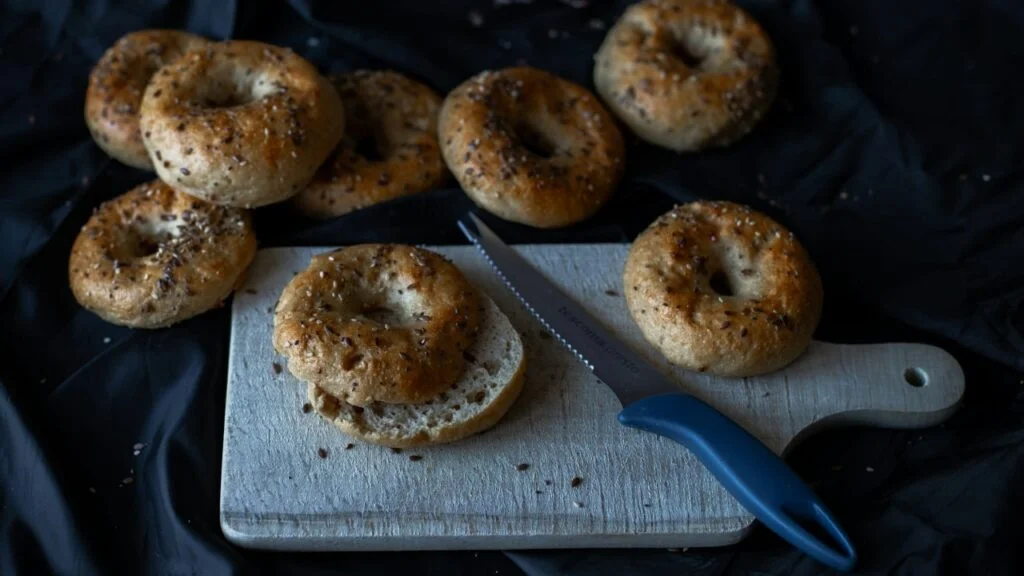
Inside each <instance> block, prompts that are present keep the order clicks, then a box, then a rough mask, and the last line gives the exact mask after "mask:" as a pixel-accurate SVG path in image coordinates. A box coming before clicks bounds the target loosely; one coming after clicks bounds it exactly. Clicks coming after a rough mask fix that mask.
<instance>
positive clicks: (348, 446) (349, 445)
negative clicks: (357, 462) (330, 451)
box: [345, 442, 356, 450]
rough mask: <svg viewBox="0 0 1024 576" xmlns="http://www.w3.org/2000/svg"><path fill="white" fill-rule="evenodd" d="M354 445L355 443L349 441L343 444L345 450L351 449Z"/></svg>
mask: <svg viewBox="0 0 1024 576" xmlns="http://www.w3.org/2000/svg"><path fill="white" fill-rule="evenodd" d="M355 447H356V445H355V444H353V443H351V442H349V443H348V444H345V450H351V449H353V448H355Z"/></svg>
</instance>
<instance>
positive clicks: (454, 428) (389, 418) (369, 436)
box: [307, 294, 526, 448]
mask: <svg viewBox="0 0 1024 576" xmlns="http://www.w3.org/2000/svg"><path fill="white" fill-rule="evenodd" d="M480 300H481V302H482V304H483V312H482V313H481V317H480V333H479V334H478V335H477V337H476V338H475V339H474V341H473V345H472V346H470V348H469V350H467V352H466V353H465V357H466V358H467V365H466V369H465V371H464V372H463V373H462V375H461V376H459V378H458V380H456V382H455V383H454V384H452V385H451V387H450V388H449V389H446V390H444V391H443V392H441V393H440V394H438V395H437V396H435V397H433V398H431V399H430V400H428V401H427V402H424V403H421V404H385V403H383V402H374V403H372V404H370V405H369V406H367V407H366V408H361V407H358V406H353V405H351V404H348V403H347V402H344V401H342V400H339V399H338V398H336V397H334V396H331V395H330V394H328V393H327V392H324V391H323V390H322V389H321V388H319V387H317V386H316V385H315V384H308V385H307V395H308V398H309V403H310V405H311V406H313V407H314V408H315V409H316V411H317V413H318V414H320V415H321V416H322V417H323V418H324V419H325V420H327V421H328V422H331V423H332V424H334V425H335V426H337V427H338V428H340V429H341V430H342V431H343V432H344V433H346V434H348V435H349V436H352V437H354V438H357V439H359V440H362V441H364V442H369V443H371V444H377V445H382V446H390V447H392V448H412V447H415V446H425V445H433V444H444V443H449V442H455V441H458V440H461V439H463V438H466V437H468V436H471V435H473V434H476V433H479V432H482V431H484V430H486V429H488V428H491V427H492V426H494V425H495V424H497V423H498V421H500V420H501V419H502V418H503V417H504V416H505V414H506V413H507V412H508V410H509V409H510V408H511V407H512V405H513V404H514V403H515V401H516V399H517V398H518V397H519V394H520V392H521V391H522V389H523V381H524V380H525V374H526V354H525V353H524V351H523V343H522V340H521V339H520V337H519V333H518V332H517V331H516V329H515V327H513V326H512V323H511V322H509V320H508V318H507V317H506V316H505V315H504V314H503V313H502V312H501V310H500V309H498V307H497V306H496V305H495V304H494V302H493V301H491V299H490V298H488V297H487V296H485V295H483V294H480Z"/></svg>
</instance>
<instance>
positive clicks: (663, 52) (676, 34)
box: [594, 0, 779, 152]
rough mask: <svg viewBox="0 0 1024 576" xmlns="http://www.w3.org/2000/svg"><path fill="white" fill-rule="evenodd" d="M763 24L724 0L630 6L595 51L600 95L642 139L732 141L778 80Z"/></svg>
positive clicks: (687, 145) (688, 144) (751, 122)
mask: <svg viewBox="0 0 1024 576" xmlns="http://www.w3.org/2000/svg"><path fill="white" fill-rule="evenodd" d="M778 81H779V71H778V68H777V66H776V63H775V49H774V47H773V46H772V42H771V40H770V38H769V37H768V35H767V34H766V33H765V32H764V30H763V29H762V28H761V26H760V25H759V24H758V23H757V22H756V21H755V20H754V19H753V18H752V17H751V16H750V15H749V14H747V13H746V12H744V11H743V10H742V9H741V8H739V7H737V6H736V5H734V4H732V3H731V2H727V1H725V0H647V1H645V2H641V3H639V4H634V5H632V6H630V7H629V8H628V9H627V10H626V11H625V12H624V13H623V15H622V17H621V18H620V19H619V20H618V22H616V23H615V25H614V26H612V28H611V29H610V30H609V31H608V34H607V35H606V36H605V39H604V42H603V43H602V44H601V46H600V48H599V49H598V51H597V54H596V55H595V66H594V85H595V87H596V88H597V92H598V94H600V96H601V98H602V99H603V100H604V102H605V103H606V104H607V105H608V107H609V108H611V110H612V112H613V113H615V115H616V116H618V117H619V118H620V119H621V120H622V121H623V122H624V123H625V124H626V125H627V126H629V128H630V129H631V130H632V131H633V132H634V133H635V134H636V135H637V136H638V137H639V138H641V139H643V140H645V141H647V142H649V143H651V144H655V145H657V146H661V147H663V148H667V149H670V150H674V151H677V152H687V151H697V150H702V149H707V148H712V147H721V146H726V145H729V144H731V143H733V142H735V141H736V140H738V139H740V138H742V137H743V136H744V135H746V134H747V133H749V132H750V131H751V130H753V128H754V126H755V125H756V124H757V122H758V121H760V119H761V118H762V117H763V116H764V114H765V113H766V112H767V111H768V109H769V108H770V107H771V105H772V102H773V101H774V99H775V94H776V91H777V87H778Z"/></svg>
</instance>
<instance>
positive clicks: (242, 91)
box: [140, 40, 345, 207]
mask: <svg viewBox="0 0 1024 576" xmlns="http://www.w3.org/2000/svg"><path fill="white" fill-rule="evenodd" d="M344 123H345V116H344V112H343V109H342V104H341V100H340V99H339V98H338V94H337V92H335V91H334V88H332V87H331V85H330V83H328V82H327V80H326V79H324V78H323V77H322V76H320V74H319V72H317V70H316V68H315V67H314V66H313V65H312V64H310V63H309V62H307V61H306V60H304V59H303V58H302V57H300V56H299V55H297V54H295V53H294V52H292V51H291V50H288V49H285V48H279V47H276V46H271V45H269V44H263V43H260V42H250V41H242V40H238V41H229V42H217V43H210V44H207V45H206V46H205V47H203V48H202V49H199V50H193V51H191V52H188V53H187V54H185V55H184V56H182V57H181V58H179V59H178V60H176V61H175V62H174V63H172V64H170V65H168V66H164V67H163V68H161V69H160V71H159V72H157V73H156V74H155V75H154V76H153V79H152V81H150V83H149V85H148V87H147V88H146V93H145V96H144V97H143V100H142V111H141V114H140V126H141V128H142V141H143V144H144V145H145V146H146V150H147V151H148V152H149V156H150V158H151V159H152V161H153V165H154V167H155V168H156V172H157V175H158V176H159V177H160V179H161V180H163V181H165V182H167V183H168V184H170V185H172V186H174V187H175V188H177V189H179V190H182V191H184V192H187V193H188V194H191V195H193V196H196V197H199V198H202V199H204V200H207V201H209V202H213V203H215V204H223V205H227V206H239V207H255V206H264V205H267V204H272V203H275V202H280V201H283V200H286V199H288V198H289V197H291V196H294V195H295V194H297V193H298V192H299V191H300V190H302V188H304V187H305V186H306V185H307V184H308V183H309V181H310V179H312V177H313V174H314V173H315V172H316V170H317V168H318V167H319V166H320V165H321V164H322V163H323V161H324V160H325V159H326V158H327V156H328V155H329V154H330V153H331V150H333V149H334V146H335V145H336V144H337V143H338V141H339V140H341V136H342V133H343V132H344Z"/></svg>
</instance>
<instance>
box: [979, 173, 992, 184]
mask: <svg viewBox="0 0 1024 576" xmlns="http://www.w3.org/2000/svg"><path fill="white" fill-rule="evenodd" d="M991 179H992V177H991V176H989V175H988V174H982V175H981V180H982V181H983V182H988V181H989V180H991Z"/></svg>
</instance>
